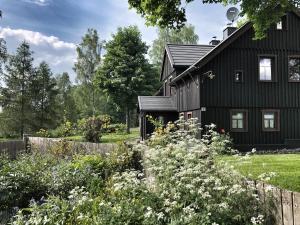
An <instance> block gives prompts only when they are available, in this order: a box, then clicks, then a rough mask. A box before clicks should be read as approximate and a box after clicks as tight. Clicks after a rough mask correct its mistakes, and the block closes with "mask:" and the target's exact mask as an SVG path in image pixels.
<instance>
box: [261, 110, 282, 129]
mask: <svg viewBox="0 0 300 225" xmlns="http://www.w3.org/2000/svg"><path fill="white" fill-rule="evenodd" d="M262 119H263V121H262V123H263V124H262V125H263V131H279V110H263V111H262Z"/></svg>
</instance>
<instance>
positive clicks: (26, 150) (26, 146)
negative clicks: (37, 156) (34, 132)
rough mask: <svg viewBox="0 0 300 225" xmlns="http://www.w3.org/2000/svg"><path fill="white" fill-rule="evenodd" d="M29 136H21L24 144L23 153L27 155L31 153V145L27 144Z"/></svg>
mask: <svg viewBox="0 0 300 225" xmlns="http://www.w3.org/2000/svg"><path fill="white" fill-rule="evenodd" d="M29 137H30V135H29V134H23V142H24V146H25V152H26V153H29V152H30V151H31V145H30V143H29Z"/></svg>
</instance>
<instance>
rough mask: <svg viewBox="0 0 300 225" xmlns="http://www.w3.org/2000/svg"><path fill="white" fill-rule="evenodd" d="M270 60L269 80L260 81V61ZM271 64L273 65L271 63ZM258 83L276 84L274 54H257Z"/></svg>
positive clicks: (275, 60) (275, 58)
mask: <svg viewBox="0 0 300 225" xmlns="http://www.w3.org/2000/svg"><path fill="white" fill-rule="evenodd" d="M262 58H267V59H271V80H261V79H260V59H262ZM272 62H273V63H272ZM258 81H259V82H262V83H272V82H277V55H274V54H259V55H258Z"/></svg>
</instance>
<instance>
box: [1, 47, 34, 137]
mask: <svg viewBox="0 0 300 225" xmlns="http://www.w3.org/2000/svg"><path fill="white" fill-rule="evenodd" d="M32 54H33V52H32V51H31V50H30V47H29V44H28V43H26V42H23V43H22V44H21V45H20V46H19V47H18V48H17V51H16V54H15V55H11V56H9V58H8V64H7V65H6V67H5V68H6V72H5V73H4V74H3V82H4V86H3V87H1V89H0V93H1V97H2V101H3V113H4V114H5V118H6V119H7V123H9V124H10V127H11V128H12V129H13V130H15V131H18V133H19V134H20V135H21V136H23V134H24V132H28V131H30V127H31V121H32V107H31V83H32V81H33V78H34V74H35V72H34V68H33V65H32V63H33V57H32Z"/></svg>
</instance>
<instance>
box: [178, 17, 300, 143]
mask: <svg viewBox="0 0 300 225" xmlns="http://www.w3.org/2000/svg"><path fill="white" fill-rule="evenodd" d="M287 23H288V29H287V30H275V29H272V30H270V31H269V32H268V34H267V38H266V39H263V40H259V41H255V40H253V37H254V31H253V30H252V29H251V30H249V31H247V32H246V33H244V34H243V35H242V36H241V37H239V38H238V39H237V40H236V41H235V42H234V43H232V44H231V45H230V46H229V47H227V48H226V49H225V50H223V51H222V52H221V53H220V54H219V55H218V56H216V57H215V58H214V59H213V60H211V61H210V62H209V63H208V64H207V65H206V66H204V67H203V68H202V69H201V70H200V71H197V72H195V73H192V75H193V76H195V77H197V76H199V75H202V74H203V73H205V72H207V71H209V70H212V71H213V73H214V74H215V75H216V77H215V78H214V79H213V80H209V79H205V80H204V81H203V83H202V82H201V81H200V83H201V85H200V91H199V87H198V89H196V88H195V86H193V85H192V86H191V90H189V92H190V93H192V94H190V95H189V94H188V90H187V89H188V88H187V84H188V82H189V80H190V81H191V78H189V77H186V78H185V79H186V81H185V84H184V82H180V85H178V86H179V87H178V88H177V90H178V91H181V92H180V95H179V96H178V103H179V111H180V112H182V111H193V110H196V109H200V108H201V107H206V108H207V110H206V112H202V113H201V115H202V118H201V119H202V124H210V123H215V124H217V126H218V128H219V129H220V128H224V129H225V130H226V131H230V110H231V109H247V110H248V117H249V119H248V126H249V128H248V132H242V133H241V132H240V133H236V132H231V136H232V137H233V139H234V142H235V144H237V145H247V146H249V145H252V146H256V145H257V146H262V148H263V147H265V145H273V146H275V147H276V146H281V145H285V144H286V143H287V142H288V139H299V146H300V128H299V127H300V123H299V122H300V83H299V82H289V81H288V79H289V77H288V56H291V55H300V18H299V17H298V16H296V15H295V14H293V13H290V14H288V17H287ZM265 54H271V55H275V56H276V58H277V66H276V71H277V73H276V81H275V82H260V81H259V79H258V77H259V74H258V71H259V63H258V56H259V55H265ZM235 70H243V72H244V82H243V83H235V82H234V73H235ZM198 92H199V96H198ZM191 96H193V97H191ZM200 96H201V98H200ZM192 98H193V100H192ZM199 98H200V99H199ZM200 103H201V104H200ZM262 109H278V110H280V131H276V132H275V131H274V132H264V131H262V113H261V110H262Z"/></svg>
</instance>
